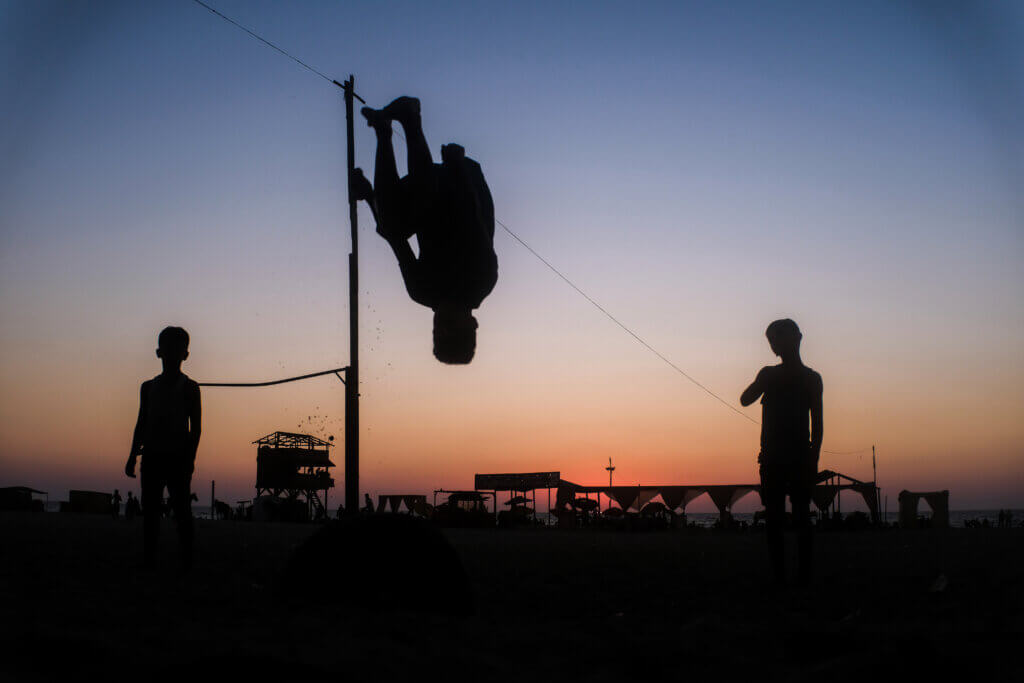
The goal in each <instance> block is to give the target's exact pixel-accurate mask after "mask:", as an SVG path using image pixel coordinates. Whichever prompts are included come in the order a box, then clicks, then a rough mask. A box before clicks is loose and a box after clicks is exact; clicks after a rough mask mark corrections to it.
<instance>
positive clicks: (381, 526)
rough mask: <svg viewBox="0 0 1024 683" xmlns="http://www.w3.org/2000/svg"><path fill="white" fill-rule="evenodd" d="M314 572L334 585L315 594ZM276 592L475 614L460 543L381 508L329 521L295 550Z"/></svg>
mask: <svg viewBox="0 0 1024 683" xmlns="http://www.w3.org/2000/svg"><path fill="white" fill-rule="evenodd" d="M314 577H319V578H323V577H329V578H330V581H331V586H332V589H331V590H329V591H320V590H316V591H313V592H312V593H310V591H309V590H308V587H309V585H310V580H311V579H312V578H314ZM277 583H278V585H277V592H278V595H280V596H281V597H283V598H285V599H288V600H293V599H294V600H298V601H303V600H305V599H309V600H312V601H315V602H316V603H317V604H329V605H337V606H343V607H361V608H366V609H371V610H389V611H390V610H401V611H409V612H428V613H433V614H449V615H470V614H473V612H474V611H475V601H474V598H473V591H472V588H471V586H470V580H469V577H468V576H467V574H466V570H465V568H464V567H463V566H462V561H461V560H460V559H459V556H458V554H457V553H456V552H455V549H454V548H452V546H451V544H450V543H449V542H448V540H447V539H446V538H445V537H444V536H443V535H441V533H440V532H439V531H438V530H437V529H435V528H434V527H433V526H431V525H430V524H428V523H427V522H425V521H423V520H421V519H416V518H414V517H410V516H408V515H391V514H379V515H372V516H367V517H357V518H355V519H343V520H340V521H338V522H331V523H330V524H328V525H327V526H325V527H324V528H323V529H321V530H320V531H318V532H317V533H315V534H313V535H312V536H310V537H309V538H308V539H307V540H306V541H305V542H304V543H302V545H300V546H299V547H298V548H296V550H295V552H294V554H293V555H292V556H291V558H289V560H288V564H287V565H286V566H285V568H284V571H283V572H282V573H281V575H280V577H279V580H278V582H277Z"/></svg>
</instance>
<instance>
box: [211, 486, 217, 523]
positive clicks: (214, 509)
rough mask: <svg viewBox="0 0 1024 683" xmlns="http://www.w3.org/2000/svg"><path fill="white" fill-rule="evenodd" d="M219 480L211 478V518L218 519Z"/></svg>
mask: <svg viewBox="0 0 1024 683" xmlns="http://www.w3.org/2000/svg"><path fill="white" fill-rule="evenodd" d="M216 493H217V481H216V480H215V479H211V480H210V519H217V497H216Z"/></svg>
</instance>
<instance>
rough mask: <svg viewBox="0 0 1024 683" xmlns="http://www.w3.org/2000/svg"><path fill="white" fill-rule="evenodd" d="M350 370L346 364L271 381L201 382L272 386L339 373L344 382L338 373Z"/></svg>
mask: <svg viewBox="0 0 1024 683" xmlns="http://www.w3.org/2000/svg"><path fill="white" fill-rule="evenodd" d="M347 370H348V366H347V365H346V366H345V367H343V368H333V369H331V370H324V371H322V372H311V373H309V374H308V375H299V376H298V377H288V378H286V379H275V380H271V381H269V382H199V386H201V387H271V386H274V385H275V384H285V383H286V382H298V381H299V380H300V379H310V378H311V377H322V376H323V375H337V376H338V379H340V380H341V383H342V384H344V383H345V380H344V379H342V377H341V375H340V374H338V373H341V372H345V371H347Z"/></svg>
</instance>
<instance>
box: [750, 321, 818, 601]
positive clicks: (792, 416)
mask: <svg viewBox="0 0 1024 683" xmlns="http://www.w3.org/2000/svg"><path fill="white" fill-rule="evenodd" d="M765 335H766V336H767V337H768V344H769V345H770V346H771V349H772V351H773V352H774V353H775V355H777V356H779V357H780V358H781V359H782V363H780V364H779V365H772V366H767V367H764V368H761V371H760V372H759V373H757V378H756V379H755V380H754V382H753V384H751V385H750V386H749V387H747V389H746V391H744V392H743V395H742V396H741V397H740V403H742V404H743V405H744V406H749V405H750V404H751V403H753V402H754V401H756V400H757V399H758V398H760V399H761V407H762V417H761V455H760V456H759V457H758V462H760V463H761V500H762V502H763V503H764V507H765V523H766V527H767V529H766V530H767V536H768V552H769V556H770V557H771V563H772V571H773V572H774V574H775V580H776V582H777V583H778V584H780V585H784V584H785V582H786V563H785V548H784V544H783V530H784V528H785V524H786V494H789V500H790V503H791V504H792V508H793V523H794V525H795V526H796V528H797V532H798V546H799V550H798V555H799V574H798V581H799V583H800V584H801V585H806V584H807V583H808V582H809V581H810V578H811V554H812V539H811V516H810V503H811V493H812V492H813V490H814V485H815V483H816V481H817V475H818V456H819V455H820V454H821V436H822V425H821V413H822V409H821V394H822V384H821V375H819V374H818V373H817V372H815V371H814V370H811V369H810V368H809V367H807V366H805V365H804V364H803V362H802V361H801V360H800V340H801V338H802V336H803V335H801V334H800V328H798V327H797V325H796V323H795V322H793V321H792V320H790V319H789V318H785V319H783V320H776V321H775V322H773V323H772V324H770V325H769V326H768V329H767V330H766V332H765ZM808 415H809V416H810V425H811V426H810V434H808V429H807V424H808Z"/></svg>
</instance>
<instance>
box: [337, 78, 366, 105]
mask: <svg viewBox="0 0 1024 683" xmlns="http://www.w3.org/2000/svg"><path fill="white" fill-rule="evenodd" d="M331 83H334V85H336V86H338V87H339V88H341V89H342V90H344V91H345V92H346V94H351V95H352V97H354V98H356V99H357V100H359V101H360V102H362V103H363V104H366V100H364V99H363V98H362V97H360V96H359V95H358V93H356V89H355V85H356V77H355V76H353V75H352V74H349V75H348V80H347V81H345V82H344V83H341V82H339V81H338V80H337V79H335V80H333V81H331Z"/></svg>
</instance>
